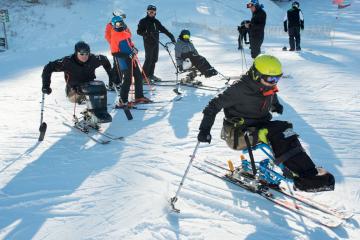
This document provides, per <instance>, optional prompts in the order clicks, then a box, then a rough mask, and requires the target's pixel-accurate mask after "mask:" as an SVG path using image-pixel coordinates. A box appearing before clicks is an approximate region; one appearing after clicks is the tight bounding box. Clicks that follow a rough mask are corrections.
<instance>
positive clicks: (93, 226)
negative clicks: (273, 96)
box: [0, 0, 360, 240]
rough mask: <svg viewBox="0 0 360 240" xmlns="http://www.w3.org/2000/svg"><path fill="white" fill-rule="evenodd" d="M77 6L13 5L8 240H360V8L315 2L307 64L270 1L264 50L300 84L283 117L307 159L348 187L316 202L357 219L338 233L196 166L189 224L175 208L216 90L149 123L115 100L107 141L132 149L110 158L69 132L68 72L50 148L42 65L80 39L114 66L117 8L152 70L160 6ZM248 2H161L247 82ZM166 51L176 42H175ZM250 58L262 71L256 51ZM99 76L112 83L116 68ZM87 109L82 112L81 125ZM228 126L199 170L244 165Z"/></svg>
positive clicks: (162, 13)
mask: <svg viewBox="0 0 360 240" xmlns="http://www.w3.org/2000/svg"><path fill="white" fill-rule="evenodd" d="M72 2H73V4H72V5H70V6H65V7H64V6H63V4H62V3H60V2H56V3H55V2H54V3H52V2H50V1H48V2H47V4H38V5H31V7H30V4H29V3H25V2H24V3H14V2H12V1H8V0H5V3H4V8H9V9H10V18H11V21H10V23H9V26H8V27H9V40H10V41H9V46H10V49H9V50H8V51H5V52H1V53H0V62H1V64H0V102H1V105H0V108H1V109H0V110H1V113H2V114H0V132H1V138H0V159H1V161H0V186H1V188H0V239H16V240H22V239H42V240H43V239H44V240H45V239H46V240H49V239H126V240H132V239H136V240H138V239H159V240H162V239H164V240H169V239H176V240H178V239H196V240H198V239H199V240H200V239H207V240H208V239H210V240H211V239H216V240H218V239H249V240H250V239H251V240H252V239H297V240H305V239H320V240H322V239H357V238H359V236H360V232H359V226H360V225H359V221H360V217H359V216H360V210H359V204H358V203H359V200H360V190H359V189H358V186H359V184H360V177H359V176H360V174H359V173H360V168H359V167H358V166H359V164H358V161H359V156H360V150H359V144H360V122H359V120H358V119H359V118H360V108H359V106H360V98H359V94H360V91H359V90H358V87H357V85H358V78H359V77H358V76H359V75H360V69H358V66H357V64H356V63H358V62H359V61H360V57H359V56H360V52H359V50H358V45H359V37H358V36H359V33H360V29H359V24H358V23H359V21H358V16H359V14H358V11H359V10H360V1H359V0H354V1H352V6H351V8H347V9H344V10H341V11H340V12H339V13H338V10H337V9H336V7H334V6H332V5H330V4H331V3H330V1H328V2H325V1H318V2H313V1H312V2H305V1H303V2H301V5H302V9H303V12H304V15H305V31H304V32H303V35H302V49H303V50H302V51H301V52H283V51H282V50H281V48H282V47H283V45H284V44H286V45H287V42H288V39H287V36H286V34H284V33H282V31H278V30H277V29H282V24H281V21H282V18H283V15H284V14H285V11H284V9H287V7H288V5H287V3H282V9H281V8H279V7H277V6H276V5H275V4H274V3H273V2H271V1H268V0H262V1H261V2H262V3H263V4H264V5H265V9H266V11H267V12H268V22H267V24H268V25H267V30H266V37H265V41H264V44H263V47H262V49H263V51H264V52H265V53H268V54H274V55H276V56H277V57H279V58H280V60H281V61H282V63H283V67H284V74H285V75H289V76H290V77H289V78H284V79H282V80H281V82H280V83H279V88H280V93H279V98H280V101H281V103H282V104H283V105H284V109H285V110H284V114H283V116H274V117H275V119H284V120H289V121H291V122H292V123H293V124H294V129H295V131H297V132H298V133H299V135H300V137H301V141H302V143H303V144H304V147H305V149H306V151H307V152H308V153H309V154H310V155H311V157H312V158H313V159H314V161H315V162H316V163H317V164H318V165H321V166H324V167H325V168H327V169H329V170H330V171H331V172H332V173H334V175H335V177H336V180H337V185H336V189H335V191H334V192H326V193H317V194H305V195H306V196H312V197H314V198H315V199H316V200H318V201H323V202H326V203H327V204H329V205H332V206H334V207H338V208H345V209H350V210H353V211H354V213H355V215H354V217H353V219H350V220H348V221H346V222H345V223H344V224H343V225H342V226H341V227H339V228H336V229H332V230H330V229H327V228H324V227H321V226H319V225H316V224H315V223H313V222H312V221H311V220H309V219H307V218H305V217H301V216H298V215H297V214H294V213H292V212H290V211H287V210H284V209H281V208H279V207H276V206H273V204H272V203H270V202H267V201H265V200H263V199H261V198H260V197H258V196H257V195H255V194H252V193H249V192H247V191H245V190H242V189H239V188H237V187H236V186H233V185H231V184H227V183H225V182H223V181H221V180H220V179H216V178H214V177H212V176H209V175H206V174H204V173H202V172H200V171H199V170H197V169H195V168H191V169H190V172H189V174H188V177H187V179H186V180H185V183H184V186H183V189H182V191H181V193H180V195H179V199H178V201H177V203H176V206H177V207H178V208H180V210H181V212H180V213H179V214H176V213H174V212H172V211H171V210H170V206H169V202H168V201H169V199H170V198H171V197H173V196H174V194H175V191H176V189H177V187H178V184H179V183H180V181H181V178H182V176H183V174H184V171H185V169H186V167H187V164H188V162H189V160H190V155H191V154H192V151H193V149H194V147H195V145H196V141H197V139H196V136H197V133H198V126H199V124H200V121H201V118H202V113H201V111H202V110H203V108H204V107H205V106H206V104H207V103H208V102H209V100H210V99H211V98H212V97H213V96H215V95H216V92H211V91H206V90H200V89H192V88H188V87H181V91H182V92H183V98H182V99H181V100H180V101H178V102H176V101H175V102H169V103H156V104H150V105H144V108H147V109H148V110H147V111H142V110H132V114H133V116H134V120H132V121H128V120H127V119H126V117H125V115H124V113H123V111H119V110H115V109H112V107H113V105H114V103H115V101H116V96H115V94H114V93H109V94H108V103H109V104H110V105H109V106H108V109H109V112H110V114H111V115H112V117H113V122H112V123H111V124H104V126H103V128H104V129H103V130H104V131H105V132H108V133H111V134H113V135H116V136H124V137H125V139H124V140H123V141H112V142H111V143H110V144H108V145H104V146H102V145H99V144H95V143H94V142H93V141H91V140H90V139H88V138H87V137H86V136H82V134H80V133H78V132H76V131H75V130H73V129H71V128H69V127H67V126H65V125H64V124H63V123H64V122H67V123H71V118H72V114H73V110H74V109H73V107H74V106H73V105H72V104H70V103H69V102H68V101H67V100H66V97H65V96H64V80H63V74H62V73H54V74H53V75H52V84H51V87H52V89H53V92H52V94H51V95H49V96H46V98H45V112H44V120H45V122H46V123H47V124H48V128H47V132H46V136H45V140H44V141H43V142H41V143H38V142H37V139H38V133H39V132H38V127H39V124H40V122H39V120H40V101H41V92H40V89H41V72H42V67H43V66H44V65H45V64H46V63H47V62H48V61H50V60H54V59H56V58H59V57H62V56H65V55H68V54H70V53H71V52H72V49H73V45H74V43H75V42H77V41H78V40H80V39H83V40H85V41H87V42H89V43H90V45H91V48H92V51H93V52H94V53H97V54H104V55H107V56H108V57H109V58H110V57H111V55H110V53H109V52H108V46H107V44H106V42H105V41H104V40H103V30H104V27H105V24H106V23H107V22H108V21H109V20H110V16H111V12H112V10H113V9H115V8H122V9H123V10H125V12H126V13H127V15H128V17H127V19H126V22H127V23H128V26H130V28H131V30H132V32H133V34H134V36H133V40H134V42H135V45H136V46H137V47H138V48H139V50H140V51H139V58H140V61H141V62H143V60H144V51H143V46H142V39H141V38H140V37H139V36H137V35H136V26H137V23H138V20H139V19H140V18H142V17H143V16H144V14H145V7H146V5H147V4H148V2H147V1H143V0H141V1H119V0H117V1H111V3H110V2H109V1H106V0H99V1H91V4H89V3H88V2H87V1H80V0H78V1H72ZM125 2H126V4H125ZM245 2H246V1H241V3H240V2H239V1H235V0H230V1H226V3H223V2H222V1H213V0H211V1H210V0H204V1H201V2H199V1H194V0H183V1H181V2H179V3H178V2H174V1H171V2H168V1H157V2H156V3H155V4H156V5H157V6H158V9H159V11H158V15H157V16H158V18H159V19H160V20H161V21H162V23H163V25H164V26H166V27H167V28H168V29H169V30H170V31H171V32H172V33H173V34H174V36H177V35H178V33H179V32H180V30H181V29H183V28H189V29H190V30H191V32H192V40H193V42H194V44H195V46H196V48H197V50H198V51H199V53H200V54H202V55H204V56H205V57H206V58H207V59H208V60H209V62H210V63H211V64H212V65H213V66H214V67H215V68H217V69H218V70H219V71H220V72H221V73H223V74H225V75H229V76H239V75H240V74H241V73H242V72H244V71H246V69H244V68H245V63H242V58H241V54H240V52H239V51H237V34H238V33H237V31H236V26H237V25H238V24H239V23H240V22H241V20H244V19H249V18H250V13H249V11H248V9H246V8H245V7H244V5H245ZM141 9H143V10H141ZM83 12H86V13H87V14H82V13H83ZM270 13H271V14H270ZM60 16H61V19H62V21H61V22H59V19H60ZM214 16H216V17H214ZM335 16H338V18H337V20H336V18H335ZM24 23H26V24H24ZM65 26H66V27H65ZM68 26H71V27H68ZM316 27H319V28H316ZM321 27H323V28H321ZM311 29H319V30H318V32H315V33H314V32H311ZM44 36H46V37H44ZM330 36H332V39H331V38H330ZM161 41H162V42H164V43H165V42H166V41H168V38H167V37H166V36H161ZM170 50H171V53H172V54H173V55H174V49H173V48H172V47H170ZM245 54H246V58H247V59H246V61H247V63H246V65H247V67H249V66H250V64H251V62H252V61H251V58H250V52H249V49H248V48H247V47H246V48H245ZM174 72H175V70H174V66H173V65H172V63H171V61H170V59H169V56H168V53H167V52H166V51H165V50H164V49H163V48H161V47H160V53H159V61H158V63H157V67H156V74H157V75H159V76H160V77H162V78H163V79H164V80H174V79H175V74H174ZM96 75H97V79H100V80H104V81H105V82H107V76H106V73H105V71H104V70H103V69H102V68H99V69H98V70H97V71H96ZM202 80H203V82H204V84H206V85H211V86H216V87H222V86H223V85H224V81H219V80H216V79H215V78H212V79H202ZM144 89H148V87H144ZM172 89H173V87H161V86H156V87H154V91H153V93H151V92H147V94H148V96H150V97H151V98H152V99H154V100H155V101H157V100H158V101H163V100H170V99H172V98H173V97H174V93H173V92H172ZM150 94H152V95H150ZM159 107H160V108H161V110H157V108H159ZM83 108H84V106H78V107H77V109H76V113H77V114H79V113H80V111H81V110H82V109H83ZM222 117H223V113H219V114H218V116H217V119H216V122H215V124H214V126H213V129H212V136H213V139H212V142H211V144H210V145H209V144H201V145H200V147H199V150H198V153H197V155H196V158H195V159H194V161H195V162H202V161H204V159H207V158H213V159H217V160H220V161H226V160H229V159H231V160H232V161H233V162H234V163H235V164H236V163H237V164H239V162H240V160H239V154H240V153H239V152H236V151H231V150H230V149H229V148H228V147H227V146H226V144H225V143H224V142H223V141H222V140H220V138H219V136H220V131H221V125H222ZM96 137H99V138H102V137H100V136H96Z"/></svg>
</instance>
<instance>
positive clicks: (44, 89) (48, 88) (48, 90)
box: [41, 86, 52, 95]
mask: <svg viewBox="0 0 360 240" xmlns="http://www.w3.org/2000/svg"><path fill="white" fill-rule="evenodd" d="M41 91H42V92H43V93H45V94H47V95H50V93H51V92H52V89H51V87H50V86H43V87H42V89H41Z"/></svg>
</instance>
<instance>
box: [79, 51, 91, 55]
mask: <svg viewBox="0 0 360 240" xmlns="http://www.w3.org/2000/svg"><path fill="white" fill-rule="evenodd" d="M78 54H79V55H81V56H89V54H90V53H89V52H88V51H79V52H78Z"/></svg>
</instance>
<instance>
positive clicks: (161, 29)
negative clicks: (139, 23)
mask: <svg viewBox="0 0 360 240" xmlns="http://www.w3.org/2000/svg"><path fill="white" fill-rule="evenodd" d="M156 24H157V27H158V29H159V31H160V32H161V33H164V34H165V35H166V36H168V37H169V38H170V40H171V42H173V43H175V42H176V40H175V37H174V35H172V33H171V32H169V31H168V30H167V29H166V28H165V27H164V26H163V25H162V24H161V23H160V21H159V20H157V21H156Z"/></svg>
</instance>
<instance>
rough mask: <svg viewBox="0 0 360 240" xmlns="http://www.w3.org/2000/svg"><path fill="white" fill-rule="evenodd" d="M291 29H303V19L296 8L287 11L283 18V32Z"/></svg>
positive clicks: (300, 12)
mask: <svg viewBox="0 0 360 240" xmlns="http://www.w3.org/2000/svg"><path fill="white" fill-rule="evenodd" d="M291 27H300V28H301V29H304V17H303V14H302V11H301V10H300V9H298V8H295V7H293V8H291V9H289V10H288V11H287V13H286V15H285V18H284V30H285V31H287V30H288V28H291Z"/></svg>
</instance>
